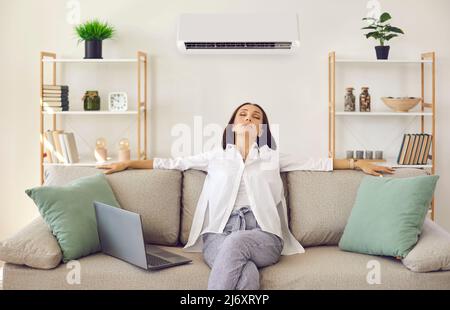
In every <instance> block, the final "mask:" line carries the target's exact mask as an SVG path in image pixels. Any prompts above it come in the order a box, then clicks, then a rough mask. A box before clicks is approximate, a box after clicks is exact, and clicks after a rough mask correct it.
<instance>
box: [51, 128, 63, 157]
mask: <svg viewBox="0 0 450 310" xmlns="http://www.w3.org/2000/svg"><path fill="white" fill-rule="evenodd" d="M63 132H64V130H53V131H52V134H53V142H54V146H55V152H54V156H53V159H55V158H56V161H55V162H57V163H63V162H64V155H63V152H62V149H61V143H60V142H59V135H60V134H61V133H63Z"/></svg>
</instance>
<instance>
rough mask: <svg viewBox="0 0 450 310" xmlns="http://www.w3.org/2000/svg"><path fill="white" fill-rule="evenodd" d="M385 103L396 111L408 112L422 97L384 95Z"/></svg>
mask: <svg viewBox="0 0 450 310" xmlns="http://www.w3.org/2000/svg"><path fill="white" fill-rule="evenodd" d="M381 100H383V102H384V104H385V105H387V106H388V107H389V108H391V109H392V110H394V111H395V112H408V111H409V110H411V109H412V108H414V107H415V106H416V105H417V104H418V103H419V102H420V101H422V98H417V97H397V98H394V97H382V98H381Z"/></svg>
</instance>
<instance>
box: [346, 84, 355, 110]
mask: <svg viewBox="0 0 450 310" xmlns="http://www.w3.org/2000/svg"><path fill="white" fill-rule="evenodd" d="M353 89H354V88H353V87H347V88H346V90H347V94H345V97H344V111H345V112H354V111H355V95H353Z"/></svg>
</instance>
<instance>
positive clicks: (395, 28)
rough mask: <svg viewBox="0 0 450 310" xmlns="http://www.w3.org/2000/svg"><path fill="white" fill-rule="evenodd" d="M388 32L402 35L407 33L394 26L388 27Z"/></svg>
mask: <svg viewBox="0 0 450 310" xmlns="http://www.w3.org/2000/svg"><path fill="white" fill-rule="evenodd" d="M386 30H387V31H389V32H395V33H402V34H405V33H404V32H403V30H401V29H400V28H397V27H393V26H390V25H388V26H387V27H386Z"/></svg>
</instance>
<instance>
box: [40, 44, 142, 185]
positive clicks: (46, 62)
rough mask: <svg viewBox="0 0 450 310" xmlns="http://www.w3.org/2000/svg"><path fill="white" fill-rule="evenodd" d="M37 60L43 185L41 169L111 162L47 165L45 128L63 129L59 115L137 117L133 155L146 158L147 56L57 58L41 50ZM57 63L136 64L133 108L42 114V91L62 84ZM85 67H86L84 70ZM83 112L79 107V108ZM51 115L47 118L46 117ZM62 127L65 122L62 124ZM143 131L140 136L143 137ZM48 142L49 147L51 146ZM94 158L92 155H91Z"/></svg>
mask: <svg viewBox="0 0 450 310" xmlns="http://www.w3.org/2000/svg"><path fill="white" fill-rule="evenodd" d="M40 54H41V57H40V62H39V66H40V90H41V93H40V106H39V108H40V109H39V118H40V120H39V123H40V125H39V132H40V179H41V184H44V166H79V167H81V166H87V167H95V166H97V165H101V164H106V163H111V161H109V162H106V163H98V162H95V158H94V157H93V156H90V157H89V156H82V157H81V158H80V162H78V163H68V164H64V163H48V162H46V161H47V160H48V159H49V158H45V157H46V156H45V155H46V154H45V153H46V152H48V149H51V147H49V146H48V145H46V142H48V141H47V140H46V130H48V128H47V127H49V126H46V124H47V122H48V121H51V123H50V124H51V130H56V129H64V128H59V126H58V122H60V121H63V120H62V119H61V118H59V117H57V115H61V116H77V117H78V116H80V117H84V116H101V117H103V116H133V117H136V122H137V124H136V125H137V126H136V137H137V139H136V154H140V155H139V157H140V159H145V158H146V157H147V131H148V130H147V112H148V109H147V98H148V94H147V84H148V79H147V76H148V74H147V72H148V71H147V67H148V61H147V60H148V57H147V53H145V52H142V51H137V53H136V57H135V58H110V59H81V58H57V55H56V54H55V53H51V52H44V51H42V52H41V53H40ZM57 63H74V64H87V63H98V64H102V63H133V64H136V69H137V70H136V75H137V80H136V86H137V87H136V90H137V100H135V102H134V103H135V105H133V106H130V105H129V106H128V107H129V108H130V110H128V111H123V112H112V111H109V110H100V111H84V110H78V111H77V110H69V111H43V108H42V102H43V95H44V94H43V91H42V90H43V89H44V84H50V85H58V84H61V82H60V81H58V80H57V76H58V75H57V68H58V66H56V64H57ZM46 67H49V68H51V71H50V70H44V69H45V68H46ZM85 68H86V67H85ZM80 109H82V107H80ZM46 116H50V117H46ZM62 124H63V125H64V122H63V123H62ZM142 132H143V134H142ZM51 143H52V142H50V146H51ZM142 144H143V145H142ZM92 155H93V154H92Z"/></svg>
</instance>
